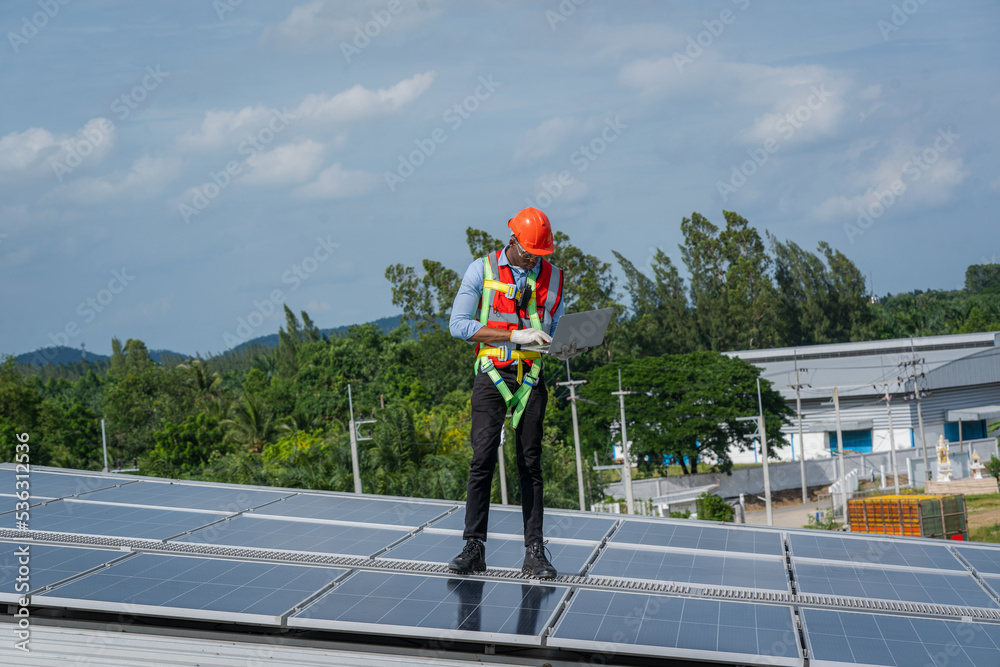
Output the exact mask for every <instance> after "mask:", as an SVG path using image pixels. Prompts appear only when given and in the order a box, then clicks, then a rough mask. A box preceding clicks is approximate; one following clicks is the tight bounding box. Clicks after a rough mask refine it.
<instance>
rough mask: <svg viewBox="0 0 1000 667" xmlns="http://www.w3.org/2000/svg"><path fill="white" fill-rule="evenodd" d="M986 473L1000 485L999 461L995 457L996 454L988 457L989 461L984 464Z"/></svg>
mask: <svg viewBox="0 0 1000 667" xmlns="http://www.w3.org/2000/svg"><path fill="white" fill-rule="evenodd" d="M986 472H988V473H989V474H990V476H992V477H995V478H996V480H997V483H1000V459H998V458H997V457H996V454H994V455H992V456H990V460H989V461H987V462H986Z"/></svg>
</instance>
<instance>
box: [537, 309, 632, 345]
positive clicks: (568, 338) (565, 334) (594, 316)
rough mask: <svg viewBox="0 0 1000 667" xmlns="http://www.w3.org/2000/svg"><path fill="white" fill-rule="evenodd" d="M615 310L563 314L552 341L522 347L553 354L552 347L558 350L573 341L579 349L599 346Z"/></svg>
mask: <svg viewBox="0 0 1000 667" xmlns="http://www.w3.org/2000/svg"><path fill="white" fill-rule="evenodd" d="M614 312H615V309H614V308H601V309H600V310H588V311H585V312H582V313H572V314H570V315H563V316H562V317H560V318H559V325H558V326H557V327H556V333H555V335H553V336H552V342H550V343H548V344H546V345H528V346H525V347H522V348H521V349H522V350H534V351H536V352H541V353H543V354H552V353H551V352H549V350H550V349H551V350H555V351H556V352H558V351H559V350H561V349H562V346H563V345H566V346H567V347H568V346H569V345H571V344H572V343H573V342H576V349H578V350H580V349H583V348H585V347H597V346H598V345H600V344H601V343H603V342H604V334H605V333H607V331H608V324H609V323H610V322H611V316H612V315H614Z"/></svg>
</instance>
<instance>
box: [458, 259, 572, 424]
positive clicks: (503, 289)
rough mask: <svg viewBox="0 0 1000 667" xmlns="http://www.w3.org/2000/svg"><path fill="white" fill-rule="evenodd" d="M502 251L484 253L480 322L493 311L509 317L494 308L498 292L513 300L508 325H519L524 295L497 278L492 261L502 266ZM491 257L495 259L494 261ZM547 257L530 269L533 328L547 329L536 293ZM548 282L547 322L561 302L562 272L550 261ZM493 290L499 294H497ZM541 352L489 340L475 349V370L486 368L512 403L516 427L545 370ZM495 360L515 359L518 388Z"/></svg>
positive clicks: (528, 286)
mask: <svg viewBox="0 0 1000 667" xmlns="http://www.w3.org/2000/svg"><path fill="white" fill-rule="evenodd" d="M500 252H503V250H501V251H499V252H497V253H490V254H489V255H487V256H486V257H483V276H484V279H483V296H482V303H481V308H480V312H479V322H480V323H481V324H482V325H483V326H487V325H488V324H489V323H490V313H491V312H494V313H496V315H495V316H496V317H508V318H509V316H510V315H511V313H497V311H495V310H494V309H493V302H494V297H495V296H500V297H501V298H507V299H511V300H513V301H514V304H515V305H514V312H513V313H512V315H513V318H514V319H513V321H512V322H505V325H507V326H510V325H513V327H514V328H520V326H519V325H520V319H521V318H520V314H519V313H518V306H517V304H518V303H519V302H521V300H522V297H523V296H524V294H523V292H522V291H521V290H518V289H517V285H514V284H511V283H507V282H503V281H501V280H497V278H498V276H497V275H496V272H495V271H494V268H493V264H494V262H496V263H497V267H498V269H499V257H500ZM491 260H492V261H491ZM543 261H544V260H539V263H538V265H537V266H536V267H535V269H534V270H532V271H531V272H529V273H528V277H527V281H526V285H525V289H526V290H528V305H527V308H526V310H527V314H528V321H529V322H530V323H531V326H532V328H535V329H542V330H544V323H543V321H542V317H540V316H539V315H538V304H537V302H536V299H535V297H536V296H537V293H538V292H537V285H536V281H537V278H538V274H539V273H540V271H541V268H542V266H543V264H542V262H543ZM549 267H550V268H549V271H548V272H547V273H548V276H549V285H548V286H547V287H546V299H545V304H544V306H550V308H551V309H546V310H545V311H544V316H545V317H544V319H545V321H546V322H549V323H551V317H552V313H553V312H554V311H555V306H556V304H558V302H559V298H560V297H561V296H562V272H561V271H559V269H556V268H555V267H552V266H551V265H549ZM553 277H556V278H558V281H555V280H553ZM553 283H555V285H557V287H556V289H555V290H553V287H554V285H553ZM494 292H498V293H499V294H497V295H495V294H494ZM541 357H542V355H541V353H540V352H536V351H534V350H517V349H515V350H511V349H509V348H506V347H500V346H494V345H490V344H489V343H480V344H479V347H478V348H477V352H476V364H475V371H476V372H479V371H483V372H485V373H486V374H487V375H488V376H489V378H490V380H491V381H492V382H493V384H494V385H495V386H496V388H497V390H499V392H500V396H501V397H502V398H503V400H504V402H505V403H506V405H507V408H511V407H513V409H514V413H513V417H512V421H511V423H512V424H513V426H514V427H517V425H518V423H519V422H520V421H521V415H522V414H523V413H524V408H525V406H526V405H527V404H528V396H530V394H531V390H532V389H533V388H534V386H535V384H537V383H538V378H539V376H541V374H542V362H541ZM494 360H495V361H496V362H499V363H506V362H511V361H513V362H516V363H517V382H518V385H519V386H518V388H517V391H514V392H511V390H510V389H509V388H508V387H507V383H506V382H504V379H503V377H502V376H501V375H500V372H499V371H498V370H497V367H496V365H495V363H494ZM525 360H530V361H531V369H530V370H529V371H528V374H527V375H525V374H524V363H523V362H524V361H525Z"/></svg>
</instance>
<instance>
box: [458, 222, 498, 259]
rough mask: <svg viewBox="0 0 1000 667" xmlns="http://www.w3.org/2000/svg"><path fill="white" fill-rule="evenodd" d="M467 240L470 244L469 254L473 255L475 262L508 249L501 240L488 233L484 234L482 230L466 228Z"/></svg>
mask: <svg viewBox="0 0 1000 667" xmlns="http://www.w3.org/2000/svg"><path fill="white" fill-rule="evenodd" d="M465 240H466V242H467V243H468V244H469V252H470V253H471V254H472V259H474V260H476V259H479V258H480V257H484V256H486V255H487V254H489V253H491V252H496V251H497V250H500V249H502V248H504V247H506V244H505V243H504V242H503V241H501V240H500V239H498V238H495V237H493V236H492V235H491V234H489V233H488V232H484V231H483V230H481V229H473V228H472V227H468V228H466V230H465Z"/></svg>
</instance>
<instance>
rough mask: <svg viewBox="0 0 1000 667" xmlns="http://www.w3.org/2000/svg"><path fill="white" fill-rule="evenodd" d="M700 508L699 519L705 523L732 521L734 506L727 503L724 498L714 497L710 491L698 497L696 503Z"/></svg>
mask: <svg viewBox="0 0 1000 667" xmlns="http://www.w3.org/2000/svg"><path fill="white" fill-rule="evenodd" d="M695 504H696V506H697V508H698V510H697V511H698V518H699V519H702V520H705V521H732V520H733V514H734V513H735V511H734V510H733V506H732V505H730V504H729V503H727V502H726V501H725V499H724V498H720V497H719V496H716V495H712V494H711V493H709V492H708V491H706V492H705V493H703V494H701V495H700V496H698V499H697V500H696V501H695Z"/></svg>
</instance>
